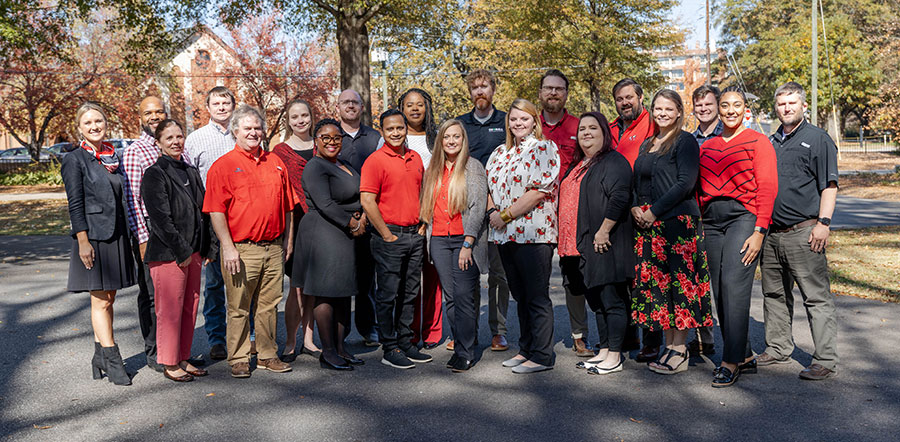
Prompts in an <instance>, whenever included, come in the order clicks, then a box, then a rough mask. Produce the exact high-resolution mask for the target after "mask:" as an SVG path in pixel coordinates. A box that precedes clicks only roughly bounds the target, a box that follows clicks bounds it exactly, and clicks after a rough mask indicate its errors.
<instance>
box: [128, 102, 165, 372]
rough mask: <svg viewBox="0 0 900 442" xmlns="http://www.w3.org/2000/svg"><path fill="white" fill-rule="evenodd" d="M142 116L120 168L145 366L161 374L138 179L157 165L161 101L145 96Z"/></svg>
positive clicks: (162, 108)
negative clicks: (155, 134) (135, 271)
mask: <svg viewBox="0 0 900 442" xmlns="http://www.w3.org/2000/svg"><path fill="white" fill-rule="evenodd" d="M139 113H140V117H141V137H140V138H139V139H138V140H137V141H135V142H134V143H132V144H131V145H130V146H128V147H127V148H126V149H125V154H124V158H122V166H123V167H124V168H125V184H126V185H125V195H126V199H127V200H128V226H129V228H130V229H131V235H132V250H134V254H135V260H136V261H138V262H140V263H141V265H139V266H137V269H138V286H139V288H140V290H139V291H138V297H137V302H138V319H139V322H140V324H141V335H142V336H143V337H144V353H145V354H146V355H147V366H148V367H150V368H152V369H153V370H156V371H159V372H162V366H160V365H159V364H157V363H156V313H155V311H154V307H153V283H152V281H150V269H149V268H148V267H147V264H145V263H144V262H143V261H144V252H145V251H146V250H147V240H149V239H150V233H149V230H148V226H147V218H148V215H147V209H146V208H145V207H144V201H143V199H141V179H142V178H143V177H144V171H146V170H147V168H149V167H150V166H152V165H153V164H154V163H156V160H157V159H158V158H159V153H160V149H159V146H157V145H156V138H154V137H153V132H154V131H155V130H156V126H157V125H158V124H159V123H160V122H161V121H162V120H165V119H166V117H167V114H166V108H165V106H164V105H163V102H162V100H160V99H159V98H157V97H147V98H144V99H143V100H142V101H141V104H140V107H139Z"/></svg>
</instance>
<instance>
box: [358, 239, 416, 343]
mask: <svg viewBox="0 0 900 442" xmlns="http://www.w3.org/2000/svg"><path fill="white" fill-rule="evenodd" d="M391 232H392V233H394V234H395V235H397V240H396V241H394V242H385V240H384V239H383V238H382V237H381V235H372V240H371V242H370V244H371V247H372V257H373V258H374V259H375V278H376V280H377V284H378V286H377V289H376V292H375V293H376V295H375V301H376V302H375V314H376V317H377V318H378V326H379V329H380V335H381V336H380V338H381V345H382V349H383V350H384V352H385V353H387V352H389V351H391V350H393V349H395V348H400V349H401V350H407V349H409V348H411V347H412V343H410V340H411V339H412V337H413V331H412V322H413V317H414V316H415V299H416V296H417V295H418V294H419V287H420V285H421V283H422V260H423V259H424V255H425V237H423V236H422V235H419V234H418V233H415V232H405V231H399V230H395V229H394V228H393V227H392V226H391Z"/></svg>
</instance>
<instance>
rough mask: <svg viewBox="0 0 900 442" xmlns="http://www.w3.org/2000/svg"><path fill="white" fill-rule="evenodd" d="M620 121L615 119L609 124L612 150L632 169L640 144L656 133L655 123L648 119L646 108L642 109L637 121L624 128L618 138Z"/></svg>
mask: <svg viewBox="0 0 900 442" xmlns="http://www.w3.org/2000/svg"><path fill="white" fill-rule="evenodd" d="M620 119H621V117H620V118H616V119H615V120H613V122H612V123H609V130H610V131H611V132H612V139H613V148H615V149H616V151H618V152H619V153H620V154H622V156H624V157H625V159H626V160H628V163H629V164H631V168H632V169H634V160H636V159H637V157H638V152H639V151H640V150H641V143H643V142H644V140H646V139H647V138H650V137H652V136H653V134H655V133H656V123H654V122H653V120H651V119H650V112H647V108H644V109H643V110H641V114H640V115H638V117H637V120H634V121H632V122H631V125H630V126H628V127H627V128H625V132H624V133H623V134H622V136H619V120H620Z"/></svg>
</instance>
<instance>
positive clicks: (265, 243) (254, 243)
mask: <svg viewBox="0 0 900 442" xmlns="http://www.w3.org/2000/svg"><path fill="white" fill-rule="evenodd" d="M280 239H281V238H275V239H273V240H271V241H250V240H249V239H248V240H246V241H238V242H236V243H235V244H249V245H251V246H260V247H268V246H271V245H272V244H275V243H277V242H278V240H280Z"/></svg>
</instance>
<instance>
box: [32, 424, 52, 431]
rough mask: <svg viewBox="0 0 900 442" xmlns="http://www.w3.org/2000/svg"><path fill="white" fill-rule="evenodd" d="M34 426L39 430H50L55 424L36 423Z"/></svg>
mask: <svg viewBox="0 0 900 442" xmlns="http://www.w3.org/2000/svg"><path fill="white" fill-rule="evenodd" d="M34 428H35V429H37V430H49V429H50V428H53V425H38V424H34Z"/></svg>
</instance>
